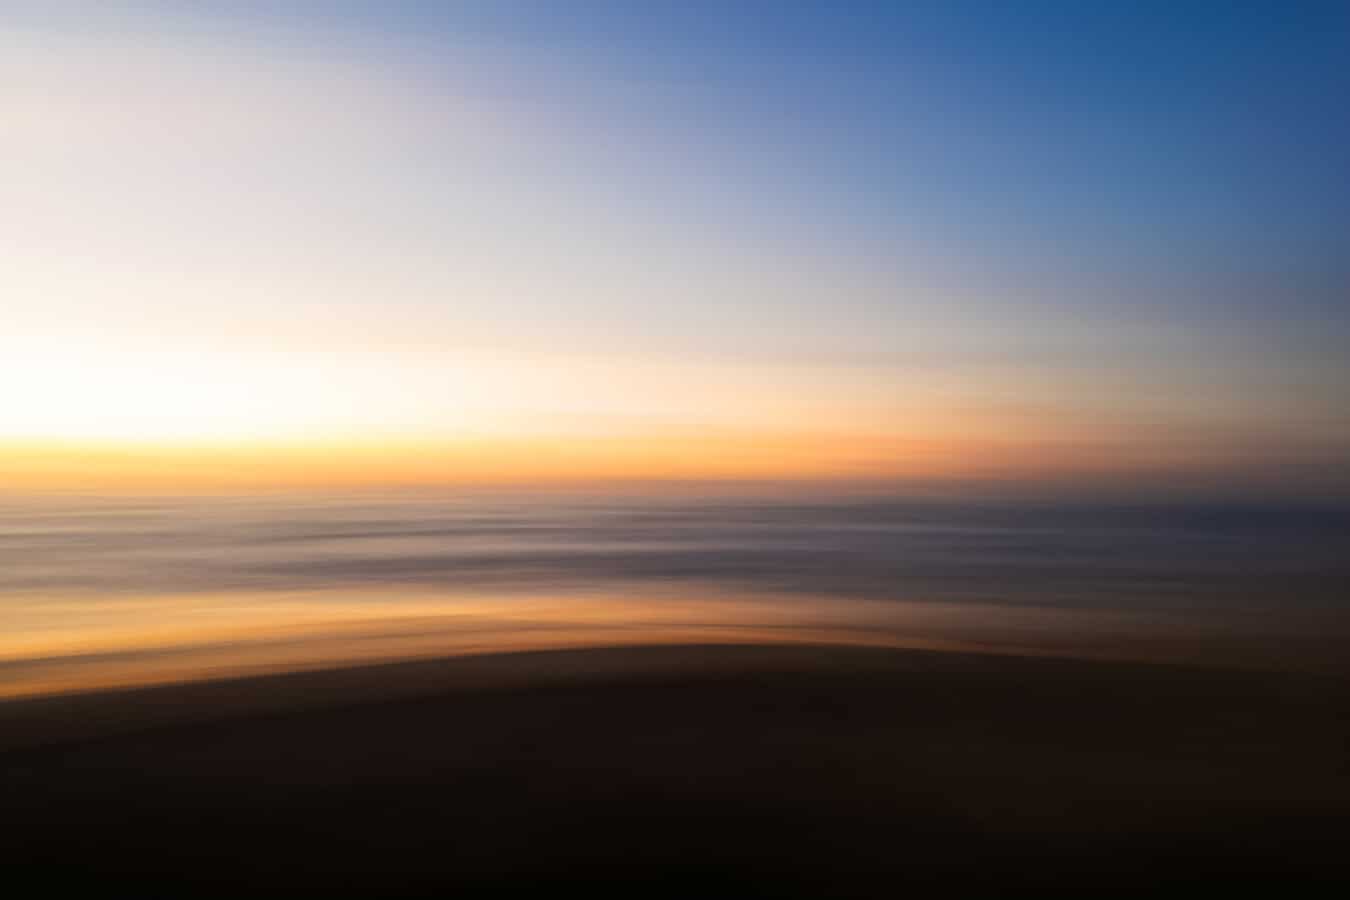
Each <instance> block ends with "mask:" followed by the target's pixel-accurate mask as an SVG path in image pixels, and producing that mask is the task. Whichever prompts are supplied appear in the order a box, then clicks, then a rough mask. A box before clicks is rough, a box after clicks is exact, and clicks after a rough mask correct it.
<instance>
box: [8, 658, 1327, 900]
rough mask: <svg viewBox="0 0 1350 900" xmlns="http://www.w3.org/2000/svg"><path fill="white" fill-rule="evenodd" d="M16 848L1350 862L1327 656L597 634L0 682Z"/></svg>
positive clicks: (1284, 885)
mask: <svg viewBox="0 0 1350 900" xmlns="http://www.w3.org/2000/svg"><path fill="white" fill-rule="evenodd" d="M0 735H3V736H4V737H3V739H4V744H3V747H4V749H3V750H0V792H3V795H4V797H5V807H6V814H5V816H4V829H5V832H6V834H5V835H4V848H5V849H4V855H5V857H6V864H5V871H6V873H7V877H12V878H17V879H21V880H26V879H29V878H31V879H34V883H41V884H43V885H46V886H47V887H48V888H52V887H58V886H60V887H70V888H72V889H102V888H104V887H106V886H109V885H112V886H116V887H117V889H118V890H124V889H129V888H130V889H143V890H148V891H166V892H173V893H176V894H178V895H180V896H189V895H190V896H201V895H205V894H212V895H214V894H221V895H223V894H231V895H235V896H237V895H238V894H239V893H243V892H248V893H255V892H284V893H288V894H292V895H294V894H302V895H319V894H323V895H329V896H331V895H353V896H354V895H361V896H390V895H442V894H453V893H460V892H464V891H470V892H479V891H481V892H484V893H493V894H500V893H501V892H509V891H515V890H521V891H528V890H533V889H534V888H536V887H539V886H541V885H547V886H551V887H563V886H568V885H572V886H576V887H582V888H586V889H588V890H590V891H592V892H594V891H602V890H606V891H607V890H610V889H612V890H613V891H614V892H615V893H616V894H618V893H624V894H630V893H636V894H658V895H664V894H666V893H669V894H670V895H675V894H679V895H687V894H688V893H689V892H691V891H693V892H702V893H713V894H722V893H737V894H740V895H748V896H879V895H885V894H891V893H893V892H894V891H896V890H900V889H910V888H914V889H921V890H923V891H925V892H927V893H925V895H931V896H937V895H940V896H952V895H975V894H979V895H981V896H988V895H990V893H991V892H992V893H994V894H995V895H1000V894H1002V895H1007V894H1009V893H1021V892H1026V893H1028V894H1031V893H1034V894H1037V895H1045V894H1047V893H1051V894H1058V893H1063V894H1066V895H1067V894H1070V893H1075V894H1077V893H1081V892H1091V893H1094V894H1101V893H1113V892H1116V891H1120V892H1122V893H1126V892H1130V891H1138V890H1146V889H1157V888H1161V887H1164V886H1167V887H1173V886H1176V885H1177V884H1179V883H1186V884H1194V885H1197V886H1204V887H1207V888H1215V887H1219V888H1226V887H1230V886H1248V885H1251V884H1260V885H1263V886H1267V887H1273V888H1280V889H1289V888H1291V887H1296V886H1306V885H1311V884H1314V883H1317V884H1322V883H1325V882H1327V881H1328V880H1336V879H1344V878H1345V877H1346V876H1347V874H1348V872H1347V868H1346V864H1345V860H1344V854H1343V852H1342V850H1343V846H1342V839H1343V838H1344V823H1345V821H1346V820H1347V814H1350V774H1348V773H1347V770H1346V765H1345V759H1346V748H1347V747H1350V690H1347V682H1346V680H1345V679H1344V678H1343V677H1342V676H1340V675H1335V674H1313V673H1274V672H1254V671H1235V670H1226V669H1215V668H1200V667H1187V666H1176V665H1158V664H1140V663H1109V662H1087V661H1077V660H1066V659H1047V658H1029V657H1015V656H1006V655H999V654H974V653H955V652H932V651H918V650H896V649H886V648H860V647H840V646H816V645H809V644H800V645H791V646H773V645H734V644H721V645H683V646H659V647H653V646H646V647H593V648H582V649H569V650H553V651H538V652H527V653H498V654H485V655H478V656H469V657H459V658H445V659H440V660H420V661H415V662H403V663H393V664H385V665H378V666H362V667H347V668H334V669H330V670H325V671H311V672H301V673H288V674H280V675H270V676H264V677H253V678H233V679H223V680H216V681H209V680H208V681H200V682H196V683H192V684H181V685H167V686H157V687H150V688H139V689H133V690H120V691H102V692H91V693H83V694H75V695H64V696H53V697H45V698H29V699H26V700H18V701H10V702H8V703H6V704H3V705H0Z"/></svg>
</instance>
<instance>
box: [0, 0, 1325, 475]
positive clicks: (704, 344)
mask: <svg viewBox="0 0 1350 900" xmlns="http://www.w3.org/2000/svg"><path fill="white" fill-rule="evenodd" d="M1098 7H1106V8H1098ZM1347 60H1350V6H1347V5H1346V4H1343V3H1313V2H1285V3H1275V2H1270V3H1248V4H1229V3H1207V2H1198V0H1197V2H1173V3H1151V2H1141V3H1133V4H1109V5H1103V4H1081V3H1052V2H1026V3H1018V4H1005V3H978V2H964V0H960V2H945V3H913V4H904V3H896V2H876V3H873V2H863V0H859V2H854V3H846V4H837V3H825V2H799V3H794V2H787V0H779V2H772V3H770V2H759V0H740V2H717V3H714V2H681V3H674V2H671V3H666V2H653V3H642V4H634V3H620V2H587V0H574V2H552V3H546V2H512V0H499V2H491V3H487V2H483V3H478V2H472V0H469V2H462V3H433V2H405V0H385V2H378V3H377V2H361V0H353V2H328V3H317V2H296V3H288V4H275V3H263V2H249V0H233V2H223V0H222V2H172V3H171V2H162V3H155V2H141V3H135V2H133V3H120V2H116V0H100V2H63V0H54V2H53V0H44V2H22V0H17V2H16V0H0V111H3V115H0V146H3V148H4V152H3V153H0V196H3V198H4V199H3V203H0V262H2V264H0V313H2V314H3V325H2V326H0V479H2V480H3V483H4V484H5V486H7V487H19V488H25V487H32V488H40V489H48V488H83V487H102V488H108V487H133V488H142V487H148V486H158V487H172V488H175V489H187V488H202V489H204V488H208V487H231V488H233V487H239V486H262V485H301V486H313V485H334V484H339V485H344V486H352V485H393V484H398V485H405V484H414V485H419V484H429V483H445V484H458V483H465V482H470V483H482V482H491V483H496V482H525V483H544V482H554V481H575V480H586V481H592V480H594V481H605V480H639V481H644V480H645V481H651V482H657V481H663V480H675V481H683V480H689V479H693V480H698V479H714V480H725V481H754V480H764V479H768V480H774V481H778V482H802V483H807V482H811V483H816V482H820V481H826V482H840V483H842V482H860V483H864V484H873V483H886V484H904V485H910V486H914V485H937V484H953V485H969V484H993V483H997V484H1036V485H1061V486H1064V485H1067V486H1069V487H1077V488H1083V489H1088V488H1091V489H1104V488H1107V487H1113V488H1115V489H1120V490H1126V491H1133V490H1142V489H1146V488H1152V489H1157V490H1161V491H1164V492H1166V491H1174V490H1200V489H1204V490H1214V491H1221V492H1222V491H1236V492H1242V491H1254V490H1259V491H1264V492H1270V493H1274V494H1280V495H1292V494H1298V495H1300V496H1306V495H1315V496H1321V495H1328V494H1335V495H1338V496H1350V403H1347V402H1346V400H1345V397H1346V394H1347V388H1350V352H1347V347H1350V300H1347V296H1350V246H1347V245H1348V244H1350V166H1347V165H1346V162H1345V161H1346V160H1347V159H1350V107H1347V105H1346V103H1345V97H1346V96H1347V95H1350V62H1347Z"/></svg>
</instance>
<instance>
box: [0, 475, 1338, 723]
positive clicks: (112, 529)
mask: <svg viewBox="0 0 1350 900" xmlns="http://www.w3.org/2000/svg"><path fill="white" fill-rule="evenodd" d="M685 641H713V642H727V641H730V642H761V641H807V642H814V641H827V642H836V643H869V644H895V645H898V646H911V647H932V648H939V649H941V648H960V649H975V650H991V651H997V652H1011V653H1032V654H1053V655H1069V656H1083V657H1103V658H1121V659H1145V660H1157V661H1167V662H1177V663H1185V664H1200V665H1213V664H1220V665H1244V666H1260V667H1273V668H1337V667H1341V666H1343V665H1344V660H1346V659H1350V510H1346V509H1343V508H1336V507H1330V506H1311V505H1307V504H1304V505H1300V506H1280V505H1271V504H1222V503H1216V504H1168V503H1149V504H1139V505H1130V504H1109V505H1108V504H1088V503H1063V502H1059V503H1049V502H1039V503H1038V502H1029V501H1019V502H1012V501H1004V502H993V501H986V502H975V501H971V500H965V501H957V500H949V499H944V500H932V499H912V498H911V499H906V498H897V497H870V496H862V497H860V496H857V495H850V496H847V497H839V498H829V497H824V498H822V497H819V496H815V497H812V498H810V499H803V498H801V497H793V498H786V497H776V496H769V497H766V496H743V495H734V494H728V495H727V496H721V495H718V494H716V493H710V492H708V491H697V492H695V491H689V492H684V493H681V492H678V491H673V490H667V491H661V492H647V493H641V492H631V493H622V492H604V493H600V492H592V493H582V492H575V491H573V492H565V493H564V492H528V491H510V492H495V493H494V492H484V491H461V492H418V493H389V494H379V495H375V494H364V495H353V494H346V495H338V494H333V495H314V494H309V495H303V496H302V495H297V494H266V495H262V494H258V495H248V496H217V495H212V496H197V497H191V498H184V497H128V496H90V495H61V496H54V495H45V496H20V495H9V496H5V497H0V696H8V697H16V696H25V695H32V694H40V693H46V692H54V691H71V690H87V689H93V688H103V687H109V686H119V685H133V684H143V683H153V682H161V681H171V680H178V679H195V678H207V677H215V676H220V675H232V674H242V673H249V672H255V671H273V670H278V669H287V668H308V667H315V666H330V665H342V664H345V663H349V662H356V661H369V660H385V659H401V658H409V657H417V656H426V655H437V654H442V653H470V652H487V651H493V650H502V649H528V648H535V647H551V646H576V645H596V644H619V643H644V642H658V643H663V642H685Z"/></svg>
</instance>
